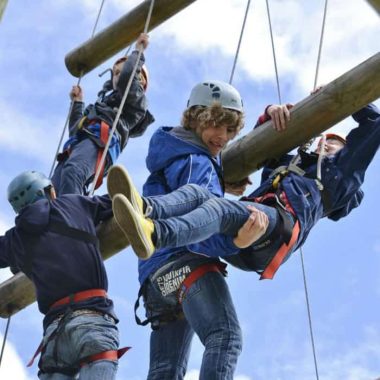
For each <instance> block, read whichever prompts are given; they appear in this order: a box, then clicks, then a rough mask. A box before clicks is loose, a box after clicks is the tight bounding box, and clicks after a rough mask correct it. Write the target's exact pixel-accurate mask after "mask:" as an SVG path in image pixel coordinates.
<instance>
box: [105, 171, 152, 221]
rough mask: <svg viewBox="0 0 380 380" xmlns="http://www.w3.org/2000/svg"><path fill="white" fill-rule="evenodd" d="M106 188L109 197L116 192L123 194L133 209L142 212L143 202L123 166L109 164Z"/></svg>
mask: <svg viewBox="0 0 380 380" xmlns="http://www.w3.org/2000/svg"><path fill="white" fill-rule="evenodd" d="M107 189H108V194H109V196H110V197H111V199H112V198H113V197H114V196H115V195H116V194H118V193H120V194H124V195H125V196H126V197H127V198H128V200H129V202H131V204H132V206H133V207H134V208H135V210H136V211H138V212H140V213H141V214H144V202H143V200H142V198H141V196H140V194H139V192H138V191H137V189H136V187H135V185H134V184H133V182H132V179H131V177H130V176H129V174H128V172H127V170H126V169H125V168H124V167H123V166H121V165H113V166H111V168H110V170H109V172H108V176H107Z"/></svg>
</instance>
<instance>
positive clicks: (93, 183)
mask: <svg viewBox="0 0 380 380" xmlns="http://www.w3.org/2000/svg"><path fill="white" fill-rule="evenodd" d="M153 6H154V0H151V2H150V7H149V11H148V16H147V19H146V22H145V27H144V33H147V32H148V28H149V23H150V19H151V16H152V12H153ZM142 49H143V48H142V47H140V48H139V51H138V55H137V59H136V64H135V66H134V67H133V70H132V73H131V76H130V78H129V81H128V84H127V87H126V89H125V91H124V95H123V98H122V100H121V103H120V106H119V109H118V111H117V114H116V117H115V120H114V122H113V124H112V129H111V132H110V134H109V137H108V140H107V144H106V146H105V148H104V151H103V154H102V157H101V159H100V161H99V165H98V168H97V170H96V173H95V178H94V181H93V182H92V185H91V190H90V193H89V195H93V194H94V192H95V186H96V183H97V181H98V178H99V175H100V172H101V169H102V167H103V165H104V161H105V159H106V156H107V153H108V149H109V146H110V143H111V139H112V136H113V134H114V133H115V130H116V126H117V124H118V122H119V119H120V116H121V112H122V111H123V108H124V104H125V101H126V100H127V96H128V93H129V90H130V88H131V85H132V81H133V78H134V76H135V74H136V70H137V66H138V64H139V61H140V57H141V54H142Z"/></svg>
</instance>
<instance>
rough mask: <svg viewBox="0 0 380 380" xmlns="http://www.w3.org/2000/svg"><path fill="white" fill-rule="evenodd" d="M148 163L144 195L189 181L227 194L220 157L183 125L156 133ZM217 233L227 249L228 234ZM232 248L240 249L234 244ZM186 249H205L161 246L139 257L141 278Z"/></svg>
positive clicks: (165, 190)
mask: <svg viewBox="0 0 380 380" xmlns="http://www.w3.org/2000/svg"><path fill="white" fill-rule="evenodd" d="M146 164H147V168H148V170H149V171H150V175H149V177H148V179H147V181H146V183H145V185H144V189H143V195H144V196H151V195H160V194H167V193H170V192H172V191H174V190H176V189H178V188H179V187H181V186H183V185H186V184H187V183H195V184H198V185H200V186H202V187H205V188H206V189H208V190H209V191H210V192H211V193H213V194H214V195H216V196H217V197H223V195H224V191H223V185H222V182H221V181H222V169H221V164H220V157H212V156H211V155H210V153H209V151H208V149H207V147H206V146H205V145H204V144H203V142H202V141H201V140H200V139H199V138H198V136H197V135H196V134H195V133H193V132H191V131H186V130H185V129H184V128H182V127H175V128H173V127H161V128H159V129H158V130H157V131H156V132H155V133H154V134H153V136H152V138H151V140H150V144H149V151H148V156H147V159H146ZM217 236H218V237H219V239H218V240H215V244H219V245H220V246H223V247H226V249H227V245H228V243H226V239H227V237H226V236H224V235H217ZM209 240H210V239H209ZM210 244H211V245H210V251H212V252H215V254H214V255H210V256H214V257H217V256H218V255H219V254H220V250H219V248H217V247H216V245H215V244H213V243H212V241H211V243H210ZM233 249H234V251H237V249H236V247H235V246H233ZM184 251H185V252H196V253H204V252H203V249H202V248H201V245H200V244H191V245H188V246H187V247H180V248H173V249H160V250H158V251H156V252H155V253H154V254H153V256H152V257H151V258H150V259H149V260H146V261H143V260H141V261H139V280H140V282H141V283H142V282H144V280H145V279H146V278H147V277H148V275H149V274H150V273H152V272H153V271H155V270H156V269H158V268H159V267H160V266H162V265H163V264H164V263H165V262H166V260H167V259H168V258H169V257H170V256H171V255H173V254H174V253H177V252H184Z"/></svg>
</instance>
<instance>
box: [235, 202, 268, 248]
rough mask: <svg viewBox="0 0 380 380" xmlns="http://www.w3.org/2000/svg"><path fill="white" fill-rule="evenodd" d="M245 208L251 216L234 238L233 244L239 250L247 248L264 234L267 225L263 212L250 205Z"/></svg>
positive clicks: (266, 218)
mask: <svg viewBox="0 0 380 380" xmlns="http://www.w3.org/2000/svg"><path fill="white" fill-rule="evenodd" d="M247 208H248V210H250V211H251V215H250V216H249V218H248V220H247V221H246V222H245V223H244V224H243V226H242V227H241V228H240V230H239V231H238V234H237V236H236V237H235V238H234V244H235V245H236V246H237V247H238V248H240V249H242V248H246V247H249V246H250V245H252V244H253V243H254V242H255V241H257V240H259V239H260V238H261V237H262V236H263V235H264V234H265V232H266V230H267V228H268V225H269V219H268V216H267V215H266V214H265V213H264V212H262V211H259V210H258V209H257V208H256V207H253V206H251V205H249V206H247Z"/></svg>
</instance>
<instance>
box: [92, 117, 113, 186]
mask: <svg viewBox="0 0 380 380" xmlns="http://www.w3.org/2000/svg"><path fill="white" fill-rule="evenodd" d="M109 129H110V127H109V125H108V124H107V123H105V122H104V121H101V122H100V142H101V143H102V144H103V148H99V151H98V157H97V159H96V164H95V175H96V173H97V172H98V169H99V166H100V161H101V160H102V156H103V152H104V147H105V146H106V145H107V141H108V134H109ZM105 164H106V159H105V160H104V162H103V165H102V168H101V169H100V172H99V176H98V179H97V180H96V184H95V190H96V189H97V188H98V187H100V186H101V184H102V183H103V175H104V167H105Z"/></svg>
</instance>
